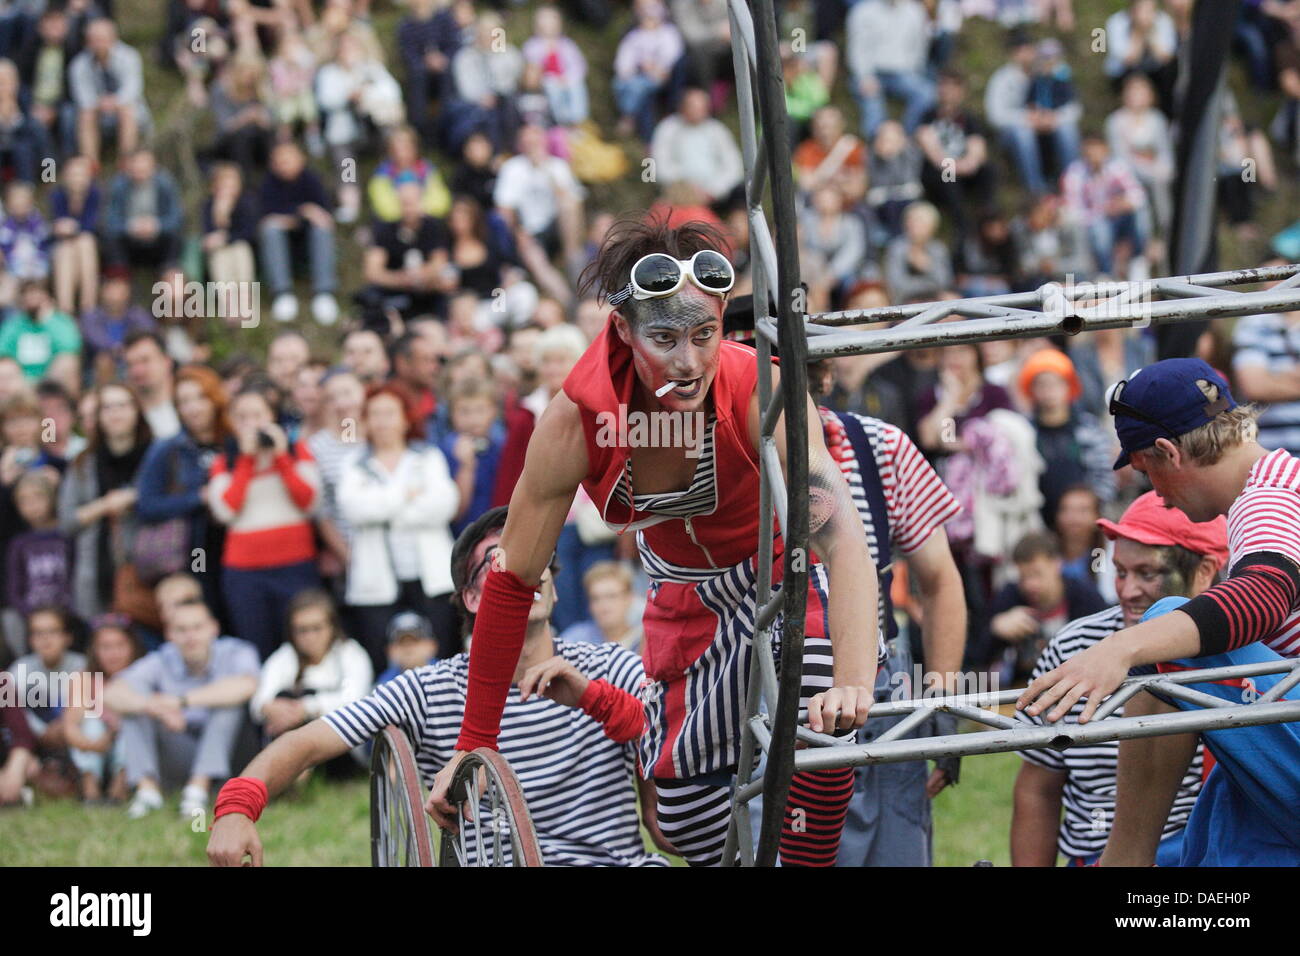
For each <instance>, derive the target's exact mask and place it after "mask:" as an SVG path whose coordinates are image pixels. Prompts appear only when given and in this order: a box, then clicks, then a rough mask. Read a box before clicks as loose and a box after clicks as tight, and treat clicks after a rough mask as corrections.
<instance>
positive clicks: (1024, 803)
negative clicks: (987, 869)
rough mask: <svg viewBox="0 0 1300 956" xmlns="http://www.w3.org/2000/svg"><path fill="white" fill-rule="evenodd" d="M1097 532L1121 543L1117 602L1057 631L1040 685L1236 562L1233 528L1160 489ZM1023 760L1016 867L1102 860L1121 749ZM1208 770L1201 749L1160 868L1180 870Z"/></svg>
mask: <svg viewBox="0 0 1300 956" xmlns="http://www.w3.org/2000/svg"><path fill="white" fill-rule="evenodd" d="M1097 525H1098V527H1100V528H1101V530H1102V532H1103V533H1104V534H1105V535H1106V537H1108V538H1109V539H1110V540H1111V541H1113V542H1114V543H1115V544H1114V552H1113V554H1112V556H1111V557H1110V558H1109V560H1108V565H1109V570H1110V571H1111V572H1112V573H1113V574H1114V576H1115V590H1116V592H1117V593H1118V595H1119V604H1117V605H1115V606H1114V607H1109V608H1106V609H1105V610H1104V611H1099V612H1097V613H1096V614H1089V615H1087V616H1086V617H1081V618H1078V619H1077V620H1074V621H1071V622H1070V623H1069V624H1067V625H1066V626H1065V627H1064V628H1062V629H1061V630H1060V631H1059V632H1057V634H1056V635H1055V636H1054V637H1053V638H1052V639H1051V640H1050V641H1049V642H1048V644H1047V647H1046V648H1044V649H1043V652H1042V654H1041V655H1040V656H1039V658H1038V663H1037V665H1036V666H1035V667H1034V672H1033V675H1032V676H1033V677H1034V678H1037V677H1038V676H1039V675H1040V674H1044V673H1046V672H1047V671H1050V670H1052V669H1053V668H1055V667H1057V666H1058V665H1059V664H1060V663H1061V662H1062V661H1066V660H1069V659H1070V658H1071V657H1073V656H1074V655H1076V654H1079V653H1081V652H1083V651H1085V650H1087V649H1088V648H1089V647H1092V646H1093V645H1095V644H1096V643H1097V642H1098V641H1101V640H1104V639H1105V638H1107V637H1109V636H1110V635H1111V634H1114V633H1115V632H1116V631H1119V630H1121V629H1123V628H1126V627H1133V626H1134V625H1136V624H1137V623H1138V622H1139V621H1141V620H1142V615H1143V614H1145V613H1146V611H1147V609H1148V608H1149V607H1151V605H1152V604H1154V603H1155V602H1156V601H1158V600H1160V599H1161V598H1163V597H1167V596H1169V595H1182V596H1185V597H1189V598H1191V597H1196V596H1197V595H1198V594H1201V593H1202V592H1204V591H1205V590H1206V589H1207V588H1209V587H1210V586H1211V585H1213V584H1214V582H1215V581H1216V580H1217V579H1218V576H1219V570H1220V568H1222V566H1223V563H1224V562H1225V561H1226V560H1227V559H1228V526H1227V522H1226V521H1224V519H1223V517H1222V516H1220V517H1217V518H1215V519H1214V520H1212V521H1207V522H1203V523H1196V522H1193V521H1192V520H1191V519H1190V518H1188V517H1187V516H1186V515H1185V514H1183V513H1182V512H1181V511H1179V510H1178V509H1177V508H1167V507H1166V506H1165V503H1164V502H1163V501H1162V500H1161V499H1160V496H1159V495H1158V494H1156V493H1155V492H1154V491H1148V492H1147V493H1146V494H1144V495H1142V496H1141V497H1139V498H1138V499H1137V500H1136V501H1134V502H1133V504H1131V505H1129V507H1128V509H1127V510H1126V511H1125V512H1124V514H1123V516H1121V517H1120V519H1119V521H1118V522H1115V521H1108V520H1106V519H1105V518H1102V519H1100V520H1099V521H1098V522H1097ZM1083 707H1084V704H1083V703H1082V702H1076V703H1075V705H1074V707H1073V708H1071V710H1070V713H1069V714H1067V715H1066V716H1065V717H1064V718H1063V720H1064V721H1065V722H1066V723H1076V722H1077V721H1078V716H1079V714H1080V713H1082V711H1083ZM1016 716H1017V717H1019V718H1020V719H1021V720H1023V721H1025V722H1026V723H1036V724H1041V723H1042V719H1041V718H1033V717H1029V716H1027V715H1026V714H1025V712H1024V711H1016ZM1020 757H1021V759H1022V760H1023V761H1024V762H1023V763H1022V764H1021V767H1020V773H1019V775H1018V776H1017V777H1016V786H1015V792H1014V793H1015V805H1014V810H1013V812H1012V817H1011V865H1012V866H1055V865H1056V855H1057V851H1058V849H1059V851H1060V853H1061V854H1062V855H1063V856H1064V857H1065V858H1066V859H1067V860H1069V862H1070V864H1071V865H1074V866H1086V865H1089V864H1091V863H1093V862H1095V861H1096V859H1097V857H1098V856H1100V855H1101V851H1102V850H1103V849H1104V848H1105V846H1106V837H1107V836H1108V835H1109V833H1110V826H1111V821H1112V819H1113V818H1114V815H1115V774H1116V764H1117V762H1118V758H1119V744H1118V743H1116V742H1114V741H1111V742H1109V743H1099V744H1090V745H1087V746H1081V747H1071V748H1070V749H1069V750H1065V751H1055V750H1046V749H1044V750H1026V751H1023V752H1022V753H1021V754H1020ZM1201 766H1202V764H1201V750H1200V748H1199V746H1198V747H1196V748H1195V756H1194V757H1193V759H1192V762H1191V764H1190V765H1189V766H1188V768H1187V772H1186V773H1185V774H1184V775H1183V777H1182V779H1181V780H1180V781H1179V783H1178V791H1177V794H1176V796H1175V798H1174V804H1173V809H1172V810H1171V811H1170V813H1169V817H1168V819H1167V820H1165V821H1164V822H1163V825H1162V827H1161V840H1160V848H1159V851H1158V853H1157V855H1156V859H1157V861H1158V862H1159V863H1160V864H1161V865H1164V866H1176V865H1177V864H1178V859H1179V855H1180V854H1181V852H1182V845H1183V827H1184V826H1185V825H1186V823H1187V817H1188V815H1189V814H1190V813H1191V811H1192V804H1193V803H1195V802H1196V795H1197V793H1199V792H1200V789H1201ZM1063 806H1064V809H1065V816H1064V818H1062V815H1061V809H1062V807H1063Z"/></svg>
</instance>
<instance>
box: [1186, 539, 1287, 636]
mask: <svg viewBox="0 0 1300 956" xmlns="http://www.w3.org/2000/svg"><path fill="white" fill-rule="evenodd" d="M1297 606H1300V567H1297V566H1296V564H1295V562H1293V561H1292V560H1291V559H1290V558H1287V557H1284V556H1282V555H1280V554H1277V553H1275V552H1267V551H1261V552H1258V553H1256V554H1248V555H1246V556H1245V557H1244V558H1242V559H1241V560H1240V561H1238V562H1237V565H1236V567H1235V568H1233V570H1232V576H1231V577H1229V578H1228V579H1227V580H1226V581H1222V582H1220V583H1219V584H1216V585H1215V586H1214V587H1212V588H1210V589H1209V590H1208V591H1205V592H1204V593H1202V594H1200V595H1198V596H1197V597H1194V598H1192V600H1190V601H1188V602H1187V603H1186V604H1184V605H1183V606H1182V607H1180V608H1179V610H1180V611H1183V612H1184V613H1186V614H1187V615H1189V616H1190V617H1191V619H1192V620H1193V621H1195V622H1196V628H1197V630H1198V631H1199V632H1200V637H1201V656H1206V655H1208V654H1221V653H1223V652H1224V651H1230V650H1234V649H1236V648H1238V647H1241V646H1242V645H1243V644H1250V643H1252V642H1254V641H1259V640H1263V639H1264V638H1266V637H1268V636H1269V635H1271V634H1273V633H1274V632H1275V631H1276V630H1277V629H1278V628H1279V627H1281V626H1282V624H1283V622H1284V621H1286V619H1287V618H1288V617H1290V616H1291V613H1292V612H1293V611H1294V610H1295V609H1296V608H1297Z"/></svg>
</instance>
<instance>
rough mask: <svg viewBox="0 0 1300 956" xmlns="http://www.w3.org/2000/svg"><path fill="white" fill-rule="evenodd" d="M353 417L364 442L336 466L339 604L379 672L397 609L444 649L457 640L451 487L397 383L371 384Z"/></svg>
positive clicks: (455, 498) (451, 649) (455, 497)
mask: <svg viewBox="0 0 1300 956" xmlns="http://www.w3.org/2000/svg"><path fill="white" fill-rule="evenodd" d="M362 418H363V420H364V422H365V431H366V437H367V444H365V445H363V446H362V447H361V448H360V449H359V450H358V452H357V454H356V455H355V456H353V457H352V458H350V459H349V460H348V462H347V463H346V464H345V465H344V466H343V473H342V477H341V478H340V480H339V494H338V497H339V506H340V508H341V510H342V514H343V518H344V520H345V521H347V522H348V524H349V525H350V526H351V527H352V549H351V553H350V555H349V562H348V575H347V596H346V603H347V605H348V607H349V608H350V609H351V612H352V615H353V620H354V622H355V624H356V632H357V636H358V638H359V639H360V640H361V643H362V644H363V645H364V646H365V648H366V650H367V651H369V653H370V659H371V662H372V663H373V664H374V666H375V670H376V672H378V671H382V670H383V669H384V667H385V666H386V656H387V647H386V643H385V641H386V637H385V635H386V632H387V627H388V622H389V620H390V619H391V618H392V616H393V615H394V614H395V613H397V612H398V611H399V610H407V611H415V612H416V613H417V614H421V615H423V616H424V617H425V618H427V619H428V620H429V621H430V622H431V623H432V624H433V629H434V634H436V635H437V637H438V645H439V647H441V648H443V649H444V652H445V653H453V654H454V653H455V652H456V651H457V650H458V649H459V646H458V643H457V640H456V638H457V629H456V624H455V614H454V612H453V611H452V607H451V603H450V595H451V590H452V583H451V570H450V564H449V561H450V557H451V546H452V537H451V528H450V522H451V519H452V518H453V517H454V516H455V514H456V509H457V508H458V507H459V505H460V492H459V491H458V490H457V488H456V484H455V482H453V481H452V479H451V475H450V473H449V472H448V469H447V460H446V458H444V457H443V454H442V452H441V451H440V450H439V449H437V448H435V447H433V446H426V445H424V444H423V443H421V442H419V441H418V436H419V434H420V430H421V424H420V419H419V416H418V414H417V413H416V411H415V407H414V403H413V402H412V400H411V398H410V397H409V396H408V395H407V393H406V392H405V391H404V390H403V389H402V388H401V387H400V386H399V385H396V384H393V383H385V384H381V385H372V386H371V387H370V389H369V390H368V391H367V393H366V401H365V404H364V405H363V406H362Z"/></svg>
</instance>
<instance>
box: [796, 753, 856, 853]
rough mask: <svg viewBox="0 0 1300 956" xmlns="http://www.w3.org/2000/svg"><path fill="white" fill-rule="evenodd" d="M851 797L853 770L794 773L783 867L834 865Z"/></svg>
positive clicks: (841, 769)
mask: <svg viewBox="0 0 1300 956" xmlns="http://www.w3.org/2000/svg"><path fill="white" fill-rule="evenodd" d="M852 798H853V768H852V767H840V768H837V769H835V770H814V771H809V772H807V773H797V774H795V775H794V779H793V780H791V781H790V799H789V800H787V801H786V805H785V821H784V823H783V824H782V826H781V865H782V866H834V865H835V857H836V855H837V854H838V853H839V849H840V831H841V830H843V828H844V818H845V816H847V814H848V812H849V800H851V799H852Z"/></svg>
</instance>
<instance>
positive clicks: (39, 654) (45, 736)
mask: <svg viewBox="0 0 1300 956" xmlns="http://www.w3.org/2000/svg"><path fill="white" fill-rule="evenodd" d="M72 639H73V633H72V618H71V616H70V615H69V614H68V612H66V611H64V610H63V609H62V608H61V607H58V606H55V605H45V606H42V607H37V608H35V609H34V610H33V611H31V613H29V614H28V615H27V641H28V644H29V645H30V647H31V649H32V652H31V653H30V654H25V655H23V656H22V657H20V658H18V660H16V661H14V663H13V666H12V667H11V668H10V674H11V675H12V677H13V680H14V683H15V684H16V685H17V688H18V692H19V694H20V696H22V697H23V698H24V699H25V700H27V702H28V703H29V704H32V705H39V706H27V707H24V708H22V713H23V716H24V717H26V718H27V726H28V728H29V729H30V730H31V733H32V737H33V738H34V740H35V743H36V748H35V750H34V751H33V753H34V754H35V755H36V756H37V757H38V758H40V760H41V761H42V764H43V770H44V772H43V773H42V774H41V776H40V779H41V781H42V788H43V789H46V790H48V791H49V792H50V793H52V794H54V795H56V796H66V795H67V794H69V793H71V792H72V788H71V786H70V784H69V783H68V781H70V780H71V778H72V765H71V761H70V759H69V755H68V740H67V736H66V735H65V733H64V724H63V721H62V720H60V718H61V717H62V715H63V712H64V709H65V708H66V707H67V706H68V705H69V704H71V703H72V702H73V701H72V695H71V692H70V691H71V687H70V685H69V684H68V681H69V680H70V679H71V678H73V677H74V675H76V674H78V673H80V672H81V671H83V670H85V669H86V657H85V655H84V654H79V653H78V652H76V651H74V650H72Z"/></svg>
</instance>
